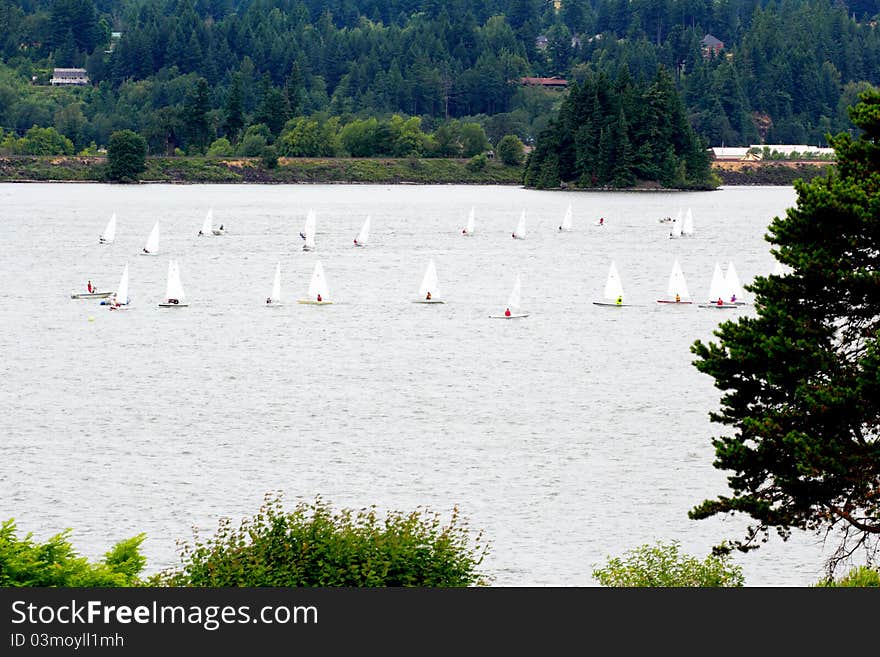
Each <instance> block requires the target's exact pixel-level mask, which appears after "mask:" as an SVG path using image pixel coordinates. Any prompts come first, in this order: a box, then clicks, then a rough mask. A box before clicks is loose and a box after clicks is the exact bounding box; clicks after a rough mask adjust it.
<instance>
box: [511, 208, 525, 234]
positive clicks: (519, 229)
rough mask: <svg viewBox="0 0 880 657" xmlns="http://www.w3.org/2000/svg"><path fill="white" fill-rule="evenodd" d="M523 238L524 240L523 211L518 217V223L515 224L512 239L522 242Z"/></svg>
mask: <svg viewBox="0 0 880 657" xmlns="http://www.w3.org/2000/svg"><path fill="white" fill-rule="evenodd" d="M525 238H526V211H525V210H523V211H522V214H520V215H519V222H518V223H517V224H516V228H515V229H514V231H513V239H515V240H524V239H525Z"/></svg>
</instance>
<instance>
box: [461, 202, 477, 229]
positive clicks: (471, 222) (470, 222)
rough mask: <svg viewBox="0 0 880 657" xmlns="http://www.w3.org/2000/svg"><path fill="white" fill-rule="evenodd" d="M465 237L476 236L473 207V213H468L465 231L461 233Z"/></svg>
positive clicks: (472, 209)
mask: <svg viewBox="0 0 880 657" xmlns="http://www.w3.org/2000/svg"><path fill="white" fill-rule="evenodd" d="M461 232H462V233H464V234H465V235H473V234H474V208H473V207H471V211H470V212H469V213H468V218H467V225H466V226H465V229H464V230H463V231H461Z"/></svg>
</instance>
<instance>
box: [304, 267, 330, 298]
mask: <svg viewBox="0 0 880 657" xmlns="http://www.w3.org/2000/svg"><path fill="white" fill-rule="evenodd" d="M319 294H320V295H321V301H329V300H330V292H329V291H328V290H327V279H326V278H325V277H324V266H323V265H322V264H321V261H320V260H318V261H317V262H316V263H315V269H314V271H313V272H312V280H310V281H309V300H310V301H316V300H317V299H318V295H319Z"/></svg>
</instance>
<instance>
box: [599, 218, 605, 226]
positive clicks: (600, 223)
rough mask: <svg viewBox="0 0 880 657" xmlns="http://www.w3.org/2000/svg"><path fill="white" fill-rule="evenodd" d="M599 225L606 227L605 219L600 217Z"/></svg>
mask: <svg viewBox="0 0 880 657" xmlns="http://www.w3.org/2000/svg"><path fill="white" fill-rule="evenodd" d="M599 225H600V226H604V225H605V217H599Z"/></svg>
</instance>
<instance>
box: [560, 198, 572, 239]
mask: <svg viewBox="0 0 880 657" xmlns="http://www.w3.org/2000/svg"><path fill="white" fill-rule="evenodd" d="M559 232H560V233H569V232H571V203H569V204H568V207H567V208H566V210H565V214H564V215H563V216H562V223H561V224H560V225H559Z"/></svg>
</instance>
